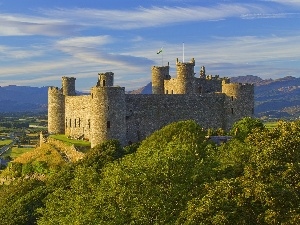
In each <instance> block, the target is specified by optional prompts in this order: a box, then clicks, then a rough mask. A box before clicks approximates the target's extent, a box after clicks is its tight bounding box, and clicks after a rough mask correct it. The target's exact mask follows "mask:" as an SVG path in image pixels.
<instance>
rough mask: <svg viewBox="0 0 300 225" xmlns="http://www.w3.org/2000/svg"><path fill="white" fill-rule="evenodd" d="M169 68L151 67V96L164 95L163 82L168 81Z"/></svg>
mask: <svg viewBox="0 0 300 225" xmlns="http://www.w3.org/2000/svg"><path fill="white" fill-rule="evenodd" d="M169 70H170V66H169V64H168V66H153V67H152V68H151V72H152V94H164V90H165V87H164V82H165V80H166V79H169V77H170V75H169Z"/></svg>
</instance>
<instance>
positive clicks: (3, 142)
mask: <svg viewBox="0 0 300 225" xmlns="http://www.w3.org/2000/svg"><path fill="white" fill-rule="evenodd" d="M11 142H12V140H10V139H8V140H2V141H0V148H1V147H2V146H5V145H9V144H10V143H11Z"/></svg>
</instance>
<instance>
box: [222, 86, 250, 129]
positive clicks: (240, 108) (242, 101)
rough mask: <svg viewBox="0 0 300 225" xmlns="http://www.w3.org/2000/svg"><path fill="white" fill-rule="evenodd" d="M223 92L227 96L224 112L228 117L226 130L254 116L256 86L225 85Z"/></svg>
mask: <svg viewBox="0 0 300 225" xmlns="http://www.w3.org/2000/svg"><path fill="white" fill-rule="evenodd" d="M222 92H223V93H224V94H225V95H226V98H225V104H224V110H225V114H226V116H227V118H226V120H227V125H226V130H228V129H230V127H231V126H232V125H233V123H234V122H236V121H238V120H240V119H242V118H243V117H251V116H253V114H254V85H252V84H237V83H227V84H226V83H225V82H224V83H223V85H222Z"/></svg>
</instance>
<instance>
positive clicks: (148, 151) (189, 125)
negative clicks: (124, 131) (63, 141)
mask: <svg viewBox="0 0 300 225" xmlns="http://www.w3.org/2000/svg"><path fill="white" fill-rule="evenodd" d="M236 128H238V131H236V130H237V129H236ZM207 132H208V131H206V130H204V129H203V128H202V127H201V126H199V125H198V124H197V123H195V122H194V121H180V122H176V123H172V124H170V125H168V126H166V127H164V128H162V129H160V130H158V131H156V132H154V133H153V134H152V135H150V136H149V137H148V138H146V139H145V140H144V141H143V142H142V143H140V144H135V145H132V146H127V147H125V148H123V147H121V145H120V143H119V142H118V141H116V140H111V141H108V142H105V143H103V144H101V145H98V146H96V147H95V148H93V149H91V150H90V151H89V152H87V153H86V154H85V157H84V158H83V159H82V160H80V161H78V162H75V163H66V164H64V165H60V166H59V167H55V168H57V170H56V171H55V172H54V171H51V172H50V173H49V171H47V170H43V169H37V168H44V167H45V165H44V166H43V163H40V164H37V165H36V163H35V162H30V165H35V167H34V168H35V169H34V170H33V171H32V170H28V171H30V174H31V175H29V174H27V175H26V171H23V173H22V168H23V167H24V165H22V164H21V165H20V163H15V164H13V166H15V167H16V168H15V169H13V168H10V169H11V170H12V171H19V173H16V174H17V177H16V179H15V180H12V181H11V182H10V183H9V184H3V185H0V224H299V223H300V203H299V202H300V199H299V196H300V175H299V174H300V121H294V122H280V123H278V126H277V127H276V128H274V129H271V130H268V129H264V127H263V124H262V123H261V122H260V121H259V120H256V119H253V118H244V119H243V120H241V121H239V122H237V123H236V124H235V125H234V127H233V128H232V130H231V134H232V135H233V136H232V139H231V140H230V141H228V142H227V143H223V144H221V145H220V146H217V145H215V144H214V143H212V142H210V141H209V140H208V139H206V137H205V136H206V134H207ZM48 167H50V166H49V165H47V166H46V168H48ZM18 168H19V169H18ZM20 168H21V170H20ZM25 168H26V167H25ZM37 172H38V173H39V174H41V173H45V177H44V178H43V179H41V177H40V176H32V174H33V173H37ZM28 173H29V172H28Z"/></svg>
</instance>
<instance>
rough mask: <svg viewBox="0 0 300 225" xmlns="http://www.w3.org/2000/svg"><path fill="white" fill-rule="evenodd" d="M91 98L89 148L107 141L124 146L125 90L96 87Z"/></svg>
mask: <svg viewBox="0 0 300 225" xmlns="http://www.w3.org/2000/svg"><path fill="white" fill-rule="evenodd" d="M91 96H92V100H91V109H90V110H91V135H90V136H91V147H94V146H95V145H97V144H100V143H101V142H103V141H105V140H109V139H118V140H119V141H120V142H121V143H122V144H123V145H125V143H126V121H125V113H126V111H125V109H126V106H125V88H122V87H97V86H96V87H93V88H92V91H91Z"/></svg>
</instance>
